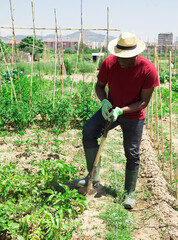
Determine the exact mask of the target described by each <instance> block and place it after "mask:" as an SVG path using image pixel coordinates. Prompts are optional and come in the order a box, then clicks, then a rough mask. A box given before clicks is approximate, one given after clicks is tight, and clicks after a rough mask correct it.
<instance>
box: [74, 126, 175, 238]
mask: <svg viewBox="0 0 178 240" xmlns="http://www.w3.org/2000/svg"><path fill="white" fill-rule="evenodd" d="M117 135H118V131H116V130H112V136H111V135H110V134H109V136H108V139H107V141H108V142H109V141H116V139H117ZM156 159H157V158H156V154H155V151H154V149H153V146H152V143H151V141H150V137H149V135H148V133H147V130H146V129H145V130H144V133H143V138H142V143H141V169H140V174H139V179H138V184H137V194H136V206H135V208H134V209H133V210H132V212H133V213H134V219H135V229H134V231H133V232H132V237H133V239H135V240H159V239H165V240H168V239H170V240H171V239H172V240H176V239H178V212H177V211H176V210H174V209H175V208H177V206H178V205H176V204H177V203H176V200H175V198H174V197H173V196H171V195H170V194H169V192H168V184H167V182H166V180H165V179H164V177H163V174H162V172H161V170H160V169H159V167H158V165H157V163H156V161H157V160H156ZM105 170H106V169H103V171H105ZM87 201H88V204H89V206H90V208H89V210H87V211H85V212H84V214H83V215H82V217H81V220H82V223H83V226H82V228H81V232H80V233H76V234H75V235H74V236H73V238H72V240H79V239H82V240H87V239H96V240H97V239H105V233H106V232H107V224H106V222H104V221H103V220H101V219H100V218H98V217H97V216H98V215H99V213H101V212H102V211H104V209H105V207H106V206H107V204H108V203H109V204H111V201H112V200H111V199H109V198H108V196H102V197H101V198H94V197H92V196H91V197H90V198H89V197H87Z"/></svg>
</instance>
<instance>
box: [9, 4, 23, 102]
mask: <svg viewBox="0 0 178 240" xmlns="http://www.w3.org/2000/svg"><path fill="white" fill-rule="evenodd" d="M9 3H10V12H11V20H12V33H13V37H14V47H15V55H16V65H17V76H18V83H19V97H20V101H21V100H22V97H21V86H20V76H19V64H18V54H17V44H16V38H15V30H14V14H13V13H14V11H15V10H14V9H13V11H12V3H11V0H9Z"/></svg>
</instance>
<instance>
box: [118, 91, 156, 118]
mask: <svg viewBox="0 0 178 240" xmlns="http://www.w3.org/2000/svg"><path fill="white" fill-rule="evenodd" d="M153 90H154V88H148V89H142V90H141V95H140V101H138V102H135V103H132V104H130V105H128V106H125V107H122V108H121V109H122V111H123V114H124V113H131V112H136V111H139V110H142V109H143V108H146V107H147V105H148V103H149V101H150V99H151V96H152V93H153Z"/></svg>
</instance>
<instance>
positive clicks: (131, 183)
mask: <svg viewBox="0 0 178 240" xmlns="http://www.w3.org/2000/svg"><path fill="white" fill-rule="evenodd" d="M137 178H138V170H136V171H130V170H128V169H126V172H125V191H126V195H125V200H124V207H125V208H126V209H132V208H133V207H134V205H135V200H134V195H135V188H136V184H137Z"/></svg>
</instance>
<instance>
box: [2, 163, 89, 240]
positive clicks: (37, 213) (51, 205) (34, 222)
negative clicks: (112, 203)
mask: <svg viewBox="0 0 178 240" xmlns="http://www.w3.org/2000/svg"><path fill="white" fill-rule="evenodd" d="M33 167H38V171H37V172H36V173H33V171H32V170H30V171H28V173H26V172H25V171H19V170H18V169H17V167H16V165H15V164H9V165H6V166H1V167H0V201H1V204H0V236H1V237H3V236H4V235H9V236H10V237H15V238H17V239H26V238H27V236H28V239H34V237H35V236H36V238H37V239H56V240H57V239H58V236H59V235H60V236H61V237H63V239H66V240H67V239H69V237H71V236H72V232H73V230H74V228H76V227H77V226H78V224H79V221H78V220H76V218H78V214H79V212H83V210H84V209H85V208H86V207H87V205H86V203H85V197H83V196H81V195H79V194H78V193H77V191H76V190H70V189H69V187H68V186H67V185H66V184H67V183H68V182H69V181H71V178H73V177H75V174H76V169H75V168H74V167H73V166H71V165H69V164H65V163H64V162H63V161H62V160H57V161H53V162H50V161H48V160H43V161H42V162H41V163H40V164H37V163H34V164H33V165H32V169H33Z"/></svg>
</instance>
